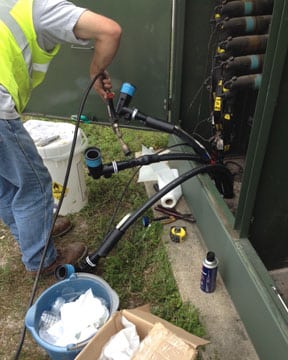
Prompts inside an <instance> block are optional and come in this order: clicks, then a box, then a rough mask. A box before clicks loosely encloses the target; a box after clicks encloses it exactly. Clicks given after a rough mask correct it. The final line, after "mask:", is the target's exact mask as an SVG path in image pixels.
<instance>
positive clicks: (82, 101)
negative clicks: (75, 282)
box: [14, 73, 104, 360]
mask: <svg viewBox="0 0 288 360" xmlns="http://www.w3.org/2000/svg"><path fill="white" fill-rule="evenodd" d="M103 75H104V74H103V73H99V74H96V75H95V76H94V78H93V79H92V80H91V81H90V83H89V86H88V87H87V88H86V90H85V92H84V94H83V97H82V100H81V103H80V107H79V111H78V114H77V119H76V125H75V131H74V136H73V139H72V143H71V150H70V154H69V158H68V162H67V168H66V173H65V177H64V181H63V188H62V191H61V195H60V198H59V201H58V206H57V208H56V212H55V214H54V219H53V222H52V226H51V229H50V231H49V235H48V237H47V241H46V243H45V247H44V249H43V254H42V258H41V261H40V264H39V268H38V271H37V274H36V276H35V280H34V284H33V288H32V291H31V296H30V299H29V302H28V307H27V310H28V309H29V308H30V307H31V306H32V304H33V301H34V298H35V295H36V291H37V287H38V282H39V277H40V274H41V269H42V267H43V264H44V259H45V256H46V252H47V249H48V246H49V244H50V241H51V238H52V232H53V228H54V225H55V222H56V219H57V216H58V215H59V212H60V208H61V206H62V203H63V199H64V196H65V192H66V188H67V184H68V180H69V175H70V170H71V165H72V161H73V157H74V151H75V146H76V141H77V136H78V129H79V126H80V122H81V115H82V113H83V109H84V106H85V104H86V101H87V98H88V95H89V93H90V91H91V89H92V87H93V85H94V84H95V81H96V80H97V79H98V78H99V77H101V76H103ZM25 335H26V326H25V324H24V325H23V330H22V333H21V338H20V342H19V345H18V348H17V350H16V354H15V356H14V360H18V359H19V356H20V353H21V350H22V347H23V344H24V340H25Z"/></svg>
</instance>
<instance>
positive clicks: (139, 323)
mask: <svg viewBox="0 0 288 360" xmlns="http://www.w3.org/2000/svg"><path fill="white" fill-rule="evenodd" d="M122 315H123V316H124V317H125V318H126V319H127V320H129V321H130V322H132V323H133V324H134V325H135V326H136V330H137V333H138V335H139V337H140V339H141V340H143V339H144V338H145V337H146V336H147V335H148V333H149V331H150V330H151V329H152V328H153V326H154V325H155V324H157V323H161V324H162V325H164V326H165V327H166V328H167V329H168V330H170V331H171V332H172V333H173V334H175V335H176V336H177V337H179V338H180V339H182V340H184V342H185V343H186V344H188V345H189V347H191V348H192V349H193V350H194V351H193V357H192V358H191V360H192V359H196V356H197V348H198V347H199V346H203V345H206V344H208V343H209V341H207V340H204V339H202V338H199V337H198V336H195V335H193V334H190V333H189V332H187V331H185V330H183V329H181V328H179V327H177V326H175V325H172V324H171V323H169V322H168V321H166V320H163V319H161V318H159V317H158V316H155V315H153V314H151V313H150V312H149V307H140V308H136V309H129V310H121V311H117V312H116V313H114V314H113V315H112V316H111V318H110V319H109V320H108V321H107V323H106V324H105V325H103V327H102V328H101V329H100V330H99V331H98V332H97V334H96V335H95V336H94V337H93V338H92V339H91V340H90V341H89V342H88V344H87V345H86V346H85V347H84V349H83V350H82V351H81V352H80V354H79V355H78V356H77V357H76V359H75V360H97V359H98V357H99V356H100V354H101V351H102V348H103V346H104V345H105V344H106V343H107V342H108V340H109V339H110V338H111V336H112V335H114V334H116V333H117V332H119V331H120V330H122V328H123V326H122V324H121V317H122ZM155 359H156V358H155ZM161 359H165V358H163V357H162V358H161ZM169 360H170V359H169ZM171 360H172V359H171ZM173 360H179V357H178V358H177V359H176V358H175V359H173Z"/></svg>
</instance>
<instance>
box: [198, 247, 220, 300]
mask: <svg viewBox="0 0 288 360" xmlns="http://www.w3.org/2000/svg"><path fill="white" fill-rule="evenodd" d="M217 270H218V260H217V258H216V256H215V253H214V252H213V251H208V253H207V255H206V257H205V259H204V260H203V263H202V272H201V281H200V289H201V290H202V291H204V292H206V293H212V292H213V291H214V290H215V288H216V277H217Z"/></svg>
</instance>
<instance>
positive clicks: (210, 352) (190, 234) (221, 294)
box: [145, 182, 259, 360]
mask: <svg viewBox="0 0 288 360" xmlns="http://www.w3.org/2000/svg"><path fill="white" fill-rule="evenodd" d="M145 186H146V191H147V193H148V196H151V195H152V194H153V193H154V192H155V191H154V188H153V183H151V182H148V183H145ZM176 210H177V211H179V212H181V213H189V212H191V211H190V209H189V208H188V206H187V204H186V202H185V200H184V198H183V197H182V198H181V199H180V200H179V202H178V203H177V206H176ZM159 215H160V214H159V212H157V213H156V212H155V216H159ZM171 225H173V226H175V225H177V226H185V227H186V230H187V235H186V237H185V239H184V241H183V242H182V243H175V242H172V241H171V239H170V236H169V231H170V227H171ZM163 241H164V243H165V245H166V248H167V252H168V256H169V259H170V261H171V266H172V269H173V273H174V277H175V280H176V282H177V285H178V288H179V292H180V294H181V297H182V299H183V301H189V302H191V303H192V304H193V305H194V306H195V307H196V308H197V309H198V310H199V313H200V320H201V322H202V324H203V325H204V327H205V329H206V331H207V336H205V338H206V339H207V340H209V341H210V342H211V343H210V344H209V345H207V346H206V347H205V349H204V350H201V357H202V359H203V360H220V359H221V360H232V359H233V360H240V359H241V360H243V359H245V360H246V359H247V360H258V359H259V357H258V356H257V354H256V351H255V349H254V347H253V344H252V343H251V341H250V339H249V336H248V334H247V332H246V330H245V327H244V325H243V323H242V321H241V319H240V318H239V315H238V313H237V311H236V309H235V307H234V304H233V302H232V300H231V298H230V296H229V294H228V292H227V290H226V288H225V286H224V283H223V281H222V279H221V276H220V274H218V276H217V286H216V290H215V292H214V293H211V294H207V293H204V292H203V291H202V290H201V289H200V277H201V267H202V261H203V259H204V257H205V255H206V253H207V251H208V250H209V249H206V248H205V244H204V241H203V239H202V237H201V234H200V232H199V229H198V227H197V224H191V223H188V222H186V221H183V220H177V221H176V222H174V223H172V224H167V225H164V226H163ZM216 256H217V254H216Z"/></svg>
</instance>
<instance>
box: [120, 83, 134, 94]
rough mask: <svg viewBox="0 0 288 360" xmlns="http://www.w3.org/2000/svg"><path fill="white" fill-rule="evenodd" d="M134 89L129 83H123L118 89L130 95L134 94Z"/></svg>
mask: <svg viewBox="0 0 288 360" xmlns="http://www.w3.org/2000/svg"><path fill="white" fill-rule="evenodd" d="M135 91H136V87H135V86H134V85H132V84H130V83H123V84H122V86H121V90H120V92H121V93H124V94H127V95H129V96H131V97H133V96H134V94H135Z"/></svg>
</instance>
